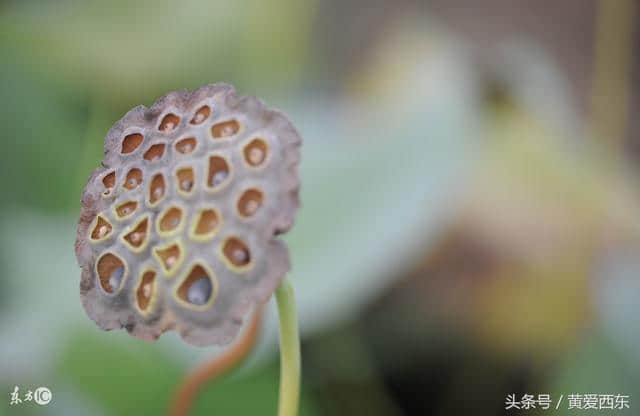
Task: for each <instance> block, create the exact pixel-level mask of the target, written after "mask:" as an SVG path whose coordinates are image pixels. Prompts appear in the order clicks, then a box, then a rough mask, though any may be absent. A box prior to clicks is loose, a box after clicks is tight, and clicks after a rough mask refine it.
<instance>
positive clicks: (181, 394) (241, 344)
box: [169, 307, 264, 416]
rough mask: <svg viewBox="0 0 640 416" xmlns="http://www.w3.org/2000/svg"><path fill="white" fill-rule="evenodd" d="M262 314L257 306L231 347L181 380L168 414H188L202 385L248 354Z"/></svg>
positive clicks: (258, 330) (254, 340) (173, 415)
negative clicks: (242, 331) (244, 328)
mask: <svg viewBox="0 0 640 416" xmlns="http://www.w3.org/2000/svg"><path fill="white" fill-rule="evenodd" d="M263 315H264V310H263V308H262V307H259V308H258V309H257V310H256V311H255V312H254V314H253V317H252V319H251V322H250V323H249V325H248V327H247V329H246V330H245V331H244V333H243V334H242V336H241V338H240V339H239V340H238V341H237V342H236V343H235V344H234V345H233V347H232V348H230V349H228V350H227V351H225V352H224V353H223V354H222V355H220V356H216V357H214V358H213V359H212V360H211V361H209V362H207V363H204V364H203V365H202V366H200V367H198V368H197V369H195V370H194V371H193V372H191V373H190V374H189V375H188V376H187V377H186V378H185V379H184V380H183V381H182V383H181V384H180V386H179V387H178V390H177V391H176V394H175V397H174V399H173V404H172V406H171V409H170V410H169V415H171V416H186V415H187V414H189V410H190V409H191V407H192V405H193V402H194V400H195V397H196V396H197V394H198V392H199V391H200V390H201V389H202V388H203V387H204V385H205V384H206V383H207V382H209V381H211V380H213V379H215V378H217V377H218V376H220V375H222V374H224V373H226V372H227V371H229V370H231V369H232V368H233V367H235V366H236V365H237V364H238V362H239V361H241V360H242V359H243V358H245V357H246V356H247V354H249V351H251V349H252V348H253V347H254V345H255V344H256V340H257V338H258V334H259V333H260V324H261V322H262V317H263Z"/></svg>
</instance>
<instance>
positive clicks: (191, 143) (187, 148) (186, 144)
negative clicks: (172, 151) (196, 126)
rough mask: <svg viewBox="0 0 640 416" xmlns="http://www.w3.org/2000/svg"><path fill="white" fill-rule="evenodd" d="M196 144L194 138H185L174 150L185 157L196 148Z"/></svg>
mask: <svg viewBox="0 0 640 416" xmlns="http://www.w3.org/2000/svg"><path fill="white" fill-rule="evenodd" d="M196 144H197V143H196V139H195V137H187V138H185V139H182V140H180V141H179V142H177V143H176V150H177V151H178V152H180V153H182V154H183V155H186V154H189V153H191V152H193V150H194V149H195V148H196Z"/></svg>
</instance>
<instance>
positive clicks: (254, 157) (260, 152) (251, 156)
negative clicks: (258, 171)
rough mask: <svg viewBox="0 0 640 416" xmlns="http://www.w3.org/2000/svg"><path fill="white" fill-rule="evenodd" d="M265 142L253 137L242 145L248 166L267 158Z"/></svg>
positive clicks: (259, 163)
mask: <svg viewBox="0 0 640 416" xmlns="http://www.w3.org/2000/svg"><path fill="white" fill-rule="evenodd" d="M267 151H268V147H267V143H265V142H264V140H262V139H253V140H251V142H249V144H247V145H246V146H245V147H244V160H245V161H246V162H247V164H249V166H253V167H257V166H260V165H261V164H262V162H264V161H265V159H266V158H267Z"/></svg>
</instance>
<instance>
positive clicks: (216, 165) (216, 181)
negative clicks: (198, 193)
mask: <svg viewBox="0 0 640 416" xmlns="http://www.w3.org/2000/svg"><path fill="white" fill-rule="evenodd" d="M228 176H229V165H228V164H227V161H226V160H224V158H222V157H220V156H211V157H210V158H209V175H208V176H207V185H209V187H210V188H213V187H215V186H218V185H220V184H221V183H223V182H224V181H225V179H227V177H228Z"/></svg>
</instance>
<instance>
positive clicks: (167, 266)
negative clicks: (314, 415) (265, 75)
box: [76, 84, 301, 345]
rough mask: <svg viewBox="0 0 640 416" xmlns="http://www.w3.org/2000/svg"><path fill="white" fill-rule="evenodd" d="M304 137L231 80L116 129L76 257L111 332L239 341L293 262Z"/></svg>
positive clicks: (92, 182) (89, 306)
mask: <svg viewBox="0 0 640 416" xmlns="http://www.w3.org/2000/svg"><path fill="white" fill-rule="evenodd" d="M300 143H301V139H300V136H299V134H298V133H297V131H296V130H295V128H294V127H293V126H292V125H291V123H290V122H289V121H288V120H287V118H286V117H285V116H284V115H282V114H281V113H279V112H277V111H273V110H270V109H268V108H266V107H265V106H264V104H263V103H262V102H261V101H260V100H258V99H256V98H254V97H239V96H237V95H236V93H235V91H234V89H233V88H232V87H231V86H229V85H226V84H212V85H207V86H204V87H202V88H200V89H198V90H196V91H193V92H185V91H180V92H172V93H170V94H168V95H166V96H164V97H162V98H161V99H159V100H158V101H157V102H156V103H155V104H154V105H152V106H151V107H150V108H145V107H143V106H139V107H136V108H134V109H132V110H131V111H129V112H128V113H127V114H126V115H125V116H124V117H123V118H122V119H121V120H120V121H118V122H117V123H116V124H115V125H114V126H113V127H112V128H111V130H110V131H109V132H108V134H107V136H106V138H105V148H104V151H105V157H104V160H103V162H102V166H101V167H100V168H98V169H96V171H95V172H94V173H93V175H92V176H91V178H90V179H89V181H88V183H87V185H86V188H85V190H84V193H83V197H82V212H81V216H80V221H79V224H78V234H77V239H76V254H77V258H78V262H79V264H80V266H81V269H82V275H81V283H80V294H81V298H82V303H83V306H84V308H85V310H86V311H87V314H88V315H89V316H90V317H91V318H92V319H93V320H94V321H95V322H96V323H97V324H98V325H99V326H100V327H101V328H103V329H115V328H126V329H127V330H128V331H129V332H130V333H131V334H132V335H134V336H137V337H140V338H145V339H155V338H157V337H158V336H160V335H161V334H162V333H163V332H165V331H167V330H169V329H176V330H177V331H179V333H180V334H181V336H182V337H183V338H184V339H185V340H186V341H187V342H189V343H191V344H194V345H209V344H221V345H222V344H227V343H229V342H231V341H232V340H233V339H234V337H235V336H236V334H237V332H238V329H239V328H240V327H241V325H242V318H243V316H244V315H245V314H246V312H247V311H248V309H249V308H251V307H252V306H253V305H255V304H257V303H263V302H266V301H267V300H268V299H269V297H270V296H271V294H272V293H273V291H274V290H275V289H276V288H277V287H278V285H279V284H280V282H281V279H282V277H283V276H284V274H285V273H286V272H287V271H288V270H289V259H288V249H287V247H286V246H285V244H284V243H283V242H282V241H281V240H279V239H278V238H277V235H278V234H281V233H284V232H286V231H288V230H289V228H290V227H291V225H292V224H293V220H294V217H295V213H296V211H297V208H298V189H299V179H298V173H297V170H298V162H299V146H300Z"/></svg>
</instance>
